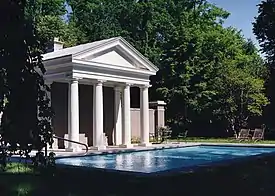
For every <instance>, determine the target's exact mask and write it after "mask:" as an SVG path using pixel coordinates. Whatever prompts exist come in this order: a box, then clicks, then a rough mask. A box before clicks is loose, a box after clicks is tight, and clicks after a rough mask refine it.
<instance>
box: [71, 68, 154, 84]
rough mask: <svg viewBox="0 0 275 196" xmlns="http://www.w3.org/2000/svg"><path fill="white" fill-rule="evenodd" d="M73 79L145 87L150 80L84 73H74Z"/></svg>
mask: <svg viewBox="0 0 275 196" xmlns="http://www.w3.org/2000/svg"><path fill="white" fill-rule="evenodd" d="M73 77H81V78H83V79H97V80H106V81H112V82H117V83H130V84H134V85H146V84H148V82H150V80H149V79H148V80H142V79H136V78H130V77H129V78H127V77H120V76H113V75H107V74H100V73H87V72H85V71H74V72H73Z"/></svg>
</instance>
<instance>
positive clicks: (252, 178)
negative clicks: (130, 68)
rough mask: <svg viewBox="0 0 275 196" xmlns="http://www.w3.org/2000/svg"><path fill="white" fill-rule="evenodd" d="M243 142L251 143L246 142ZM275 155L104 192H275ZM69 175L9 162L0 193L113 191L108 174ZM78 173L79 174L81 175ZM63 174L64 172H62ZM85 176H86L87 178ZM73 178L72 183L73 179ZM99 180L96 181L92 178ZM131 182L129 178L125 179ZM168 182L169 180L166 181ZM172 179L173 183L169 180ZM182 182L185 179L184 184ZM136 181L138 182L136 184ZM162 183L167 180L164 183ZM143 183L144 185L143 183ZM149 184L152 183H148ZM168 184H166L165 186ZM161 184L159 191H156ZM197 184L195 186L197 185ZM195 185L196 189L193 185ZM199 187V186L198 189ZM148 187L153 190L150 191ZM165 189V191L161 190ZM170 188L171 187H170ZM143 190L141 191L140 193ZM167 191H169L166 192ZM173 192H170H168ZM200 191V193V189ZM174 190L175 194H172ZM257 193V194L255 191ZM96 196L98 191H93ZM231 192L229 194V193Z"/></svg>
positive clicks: (54, 195)
mask: <svg viewBox="0 0 275 196" xmlns="http://www.w3.org/2000/svg"><path fill="white" fill-rule="evenodd" d="M181 141H186V142H200V143H204V142H207V143H236V141H235V140H234V139H224V138H191V137H188V138H186V139H183V140H181ZM242 143H251V142H249V141H245V142H242ZM257 143H265V144H275V141H268V140H265V141H260V142H257ZM274 168H275V158H273V157H272V158H271V159H268V160H263V161H261V160H260V161H257V162H248V163H241V164H237V165H232V166H227V167H223V168H221V169H216V168H211V169H208V170H207V171H203V172H201V171H199V172H193V173H189V174H181V176H175V177H169V178H166V179H162V178H158V177H157V178H156V179H153V180H152V179H151V180H150V181H148V182H147V181H145V182H140V180H139V179H135V180H132V182H130V181H131V180H129V183H133V184H129V185H125V186H127V187H129V186H132V187H130V188H128V189H129V190H132V191H133V192H131V193H129V192H128V193H127V194H116V193H114V192H112V194H104V195H142V194H144V192H143V193H142V192H141V188H142V187H148V190H147V189H146V190H145V191H146V194H150V195H158V196H159V195H162V194H164V193H165V191H166V193H165V194H164V195H169V194H170V195H178V194H179V195H183V194H185V195H217V193H220V195H226V194H225V193H232V194H231V195H234V194H233V193H236V192H238V191H239V187H242V189H245V191H246V192H247V193H248V192H250V194H249V195H255V194H256V193H257V194H256V195H259V194H260V193H261V194H262V193H263V195H264V194H265V193H269V192H275V187H274V184H275V169H274ZM67 173H68V174H65V175H64V176H63V175H60V174H59V176H54V177H49V176H43V175H41V174H39V173H38V172H35V171H34V169H33V168H32V167H31V166H29V165H26V164H23V163H12V164H8V165H7V168H6V170H5V171H2V172H0V196H36V195H38V196H44V195H45V196H46V195H47V196H48V195H50V196H63V195H64V196H88V195H91V193H92V192H91V190H93V191H94V190H97V191H98V192H101V191H113V190H112V188H110V187H108V185H107V184H105V183H104V182H105V180H107V179H109V177H108V176H107V175H105V174H104V175H102V174H100V175H98V174H97V175H96V176H94V174H88V175H85V173H86V172H84V175H83V176H82V174H81V172H79V170H76V171H73V172H72V171H67ZM78 173H79V175H78ZM61 174H62V173H61ZM84 176H85V177H84ZM71 178H72V179H74V181H73V182H74V183H71V181H70V179H71ZM91 178H93V179H96V180H93V179H91ZM99 178H101V180H102V179H103V183H102V185H94V184H93V182H94V181H97V179H99ZM110 181H111V184H113V183H117V184H118V185H117V187H121V186H120V185H121V184H125V182H123V181H122V182H120V181H121V178H120V177H116V178H115V179H113V180H112V179H111V180H110ZM126 182H128V180H127V181H126ZM167 182H169V183H168V184H167ZM170 182H171V183H170ZM181 182H184V184H182V183H181ZM135 183H136V184H135ZM162 183H164V184H163V185H162ZM141 184H143V185H142V186H141ZM148 184H150V186H148ZM165 184H166V185H165ZM170 184H171V185H172V186H173V187H183V189H182V190H181V192H180V193H174V192H173V191H177V190H174V189H177V188H168V185H169V186H170ZM155 185H156V186H157V187H161V190H160V192H158V194H157V193H156V192H155V191H156V190H158V188H156V189H155V188H152V187H154V186H155ZM194 185H195V186H194ZM192 187H194V189H193V188H192ZM195 187H196V188H195ZM149 188H151V189H152V190H151V191H150V190H149ZM162 189H165V190H162ZM170 189H171V190H170ZM139 191H140V192H139ZM167 191H168V192H167ZM169 191H171V192H169ZM200 191H201V192H200ZM172 192H173V193H172ZM254 193H255V194H254ZM94 195H97V194H94ZM229 195H230V194H229Z"/></svg>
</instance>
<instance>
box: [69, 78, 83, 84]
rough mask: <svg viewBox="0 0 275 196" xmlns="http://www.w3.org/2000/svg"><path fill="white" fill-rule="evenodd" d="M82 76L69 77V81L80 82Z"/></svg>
mask: <svg viewBox="0 0 275 196" xmlns="http://www.w3.org/2000/svg"><path fill="white" fill-rule="evenodd" d="M81 79H82V78H78V77H73V78H69V82H70V83H78V81H79V80H81Z"/></svg>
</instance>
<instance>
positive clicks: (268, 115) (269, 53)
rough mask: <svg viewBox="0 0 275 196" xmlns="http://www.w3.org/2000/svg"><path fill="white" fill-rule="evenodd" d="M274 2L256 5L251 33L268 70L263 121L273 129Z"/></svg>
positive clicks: (274, 95) (267, 1)
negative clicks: (267, 104) (256, 10)
mask: <svg viewBox="0 0 275 196" xmlns="http://www.w3.org/2000/svg"><path fill="white" fill-rule="evenodd" d="M274 8H275V2H274V1H271V0H265V1H261V3H259V5H258V15H257V16H256V18H255V21H254V23H253V32H254V34H255V35H256V38H257V40H258V42H259V44H260V46H261V51H262V53H263V55H265V58H266V64H267V66H268V68H269V75H268V78H267V79H266V83H265V86H266V94H267V96H268V98H269V99H270V102H271V104H270V105H269V106H268V107H267V108H266V110H265V113H264V119H265V122H266V124H267V126H268V127H269V128H271V129H274V127H275V122H274V120H273V116H274V111H275V104H274V99H275V92H274V78H275V72H274V67H275V50H274V44H275V37H274V33H275V27H274V24H275V20H274V17H275V12H274Z"/></svg>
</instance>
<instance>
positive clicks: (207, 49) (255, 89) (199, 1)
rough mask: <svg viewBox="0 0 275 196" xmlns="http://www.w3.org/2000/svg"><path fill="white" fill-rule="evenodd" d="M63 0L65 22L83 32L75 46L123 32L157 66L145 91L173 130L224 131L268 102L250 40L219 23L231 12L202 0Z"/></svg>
mask: <svg viewBox="0 0 275 196" xmlns="http://www.w3.org/2000/svg"><path fill="white" fill-rule="evenodd" d="M68 3H69V5H70V6H71V7H72V16H71V17H70V22H72V23H73V24H74V27H75V28H76V29H78V31H79V32H81V33H79V35H81V36H80V37H79V36H75V38H76V40H78V41H77V42H78V43H82V41H83V37H85V40H86V41H87V42H88V41H90V42H92V41H96V40H100V39H105V38H110V37H113V36H122V37H124V38H126V40H127V41H129V42H130V43H131V44H132V45H134V47H135V48H137V49H138V50H139V51H141V52H142V53H143V54H144V55H145V56H146V57H148V58H149V59H150V60H151V61H152V62H153V63H154V64H156V65H157V66H158V67H159V68H160V71H159V72H158V74H157V76H156V77H152V78H151V81H152V84H153V88H152V89H151V90H150V94H151V97H152V98H153V99H164V100H165V101H166V102H167V103H168V105H167V119H168V123H169V124H170V125H171V126H173V130H174V131H175V130H176V128H178V130H179V131H183V130H184V129H189V130H190V129H193V130H194V129H197V130H202V129H201V127H195V126H196V125H198V124H199V125H202V126H204V125H207V126H210V125H211V126H213V124H215V126H217V129H219V130H221V129H227V128H228V127H230V124H231V121H234V119H242V120H240V121H243V119H247V116H249V117H252V116H255V115H261V113H262V108H263V107H264V106H265V105H266V104H267V100H266V97H265V96H264V94H262V90H263V86H262V81H263V78H264V77H265V76H266V68H265V66H264V64H263V60H262V59H261V58H260V57H259V55H258V54H257V50H256V48H255V46H254V44H253V43H252V42H251V41H249V40H248V41H247V40H245V39H244V38H243V37H242V36H241V33H240V32H238V31H237V30H235V29H233V28H224V27H223V26H222V24H223V22H224V20H226V18H227V17H228V16H229V13H228V12H226V11H225V10H223V9H221V8H218V7H216V6H215V5H213V4H210V3H208V2H207V1H206V0H196V1H194V0H183V1H178V0H168V1H167V0H152V1H147V0H139V1H129V0H127V1H119V2H118V1H114V0H106V1H104V2H102V1H95V0H88V1H84V0H70V1H68ZM81 39H82V40H81ZM233 73H238V78H235V79H236V80H232V79H231V78H230V77H231V76H235V75H234V74H233ZM252 82H255V85H254V84H253V83H252ZM256 84H257V85H256ZM228 87H230V89H228ZM237 89H238V90H237ZM225 93H231V94H230V96H229V97H228V96H226V94H225ZM259 93H260V96H256V95H257V94H259ZM241 95H242V96H241ZM240 96H241V97H242V99H240V98H239V97H240ZM255 104H256V105H255ZM252 106H253V107H252ZM243 114H245V115H243ZM197 122H200V123H197ZM201 122H203V123H201ZM211 122H215V123H211ZM234 124H240V123H239V122H234ZM209 129H210V128H209ZM208 132H209V131H208Z"/></svg>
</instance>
